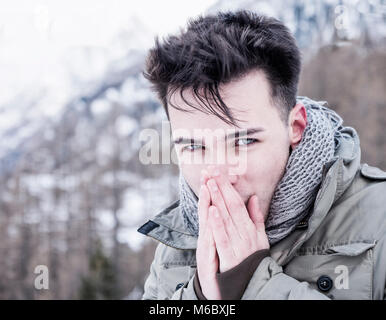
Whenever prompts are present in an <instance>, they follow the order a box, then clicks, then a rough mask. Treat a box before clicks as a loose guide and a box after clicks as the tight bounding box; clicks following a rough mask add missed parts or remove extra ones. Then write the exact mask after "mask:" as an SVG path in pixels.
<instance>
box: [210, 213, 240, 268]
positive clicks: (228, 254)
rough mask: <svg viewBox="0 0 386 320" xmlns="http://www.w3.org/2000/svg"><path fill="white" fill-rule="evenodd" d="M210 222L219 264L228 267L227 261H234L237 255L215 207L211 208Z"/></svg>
mask: <svg viewBox="0 0 386 320" xmlns="http://www.w3.org/2000/svg"><path fill="white" fill-rule="evenodd" d="M209 221H210V225H211V227H212V228H211V229H212V232H213V239H214V242H215V246H216V249H217V252H218V256H219V263H220V265H221V263H222V264H223V265H224V264H225V265H226V263H227V261H233V260H234V258H235V255H234V253H233V249H232V246H231V241H230V239H229V237H228V235H227V233H226V232H225V225H224V222H223V219H222V218H221V216H220V213H219V212H218V210H217V208H216V207H215V206H210V207H209Z"/></svg>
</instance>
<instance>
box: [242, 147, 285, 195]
mask: <svg viewBox="0 0 386 320" xmlns="http://www.w3.org/2000/svg"><path fill="white" fill-rule="evenodd" d="M288 148H289V147H288ZM287 160H288V151H287V146H286V145H282V146H275V145H269V146H261V148H260V149H256V150H255V151H254V152H251V153H250V154H249V156H248V170H247V174H246V178H247V179H248V180H249V182H251V183H253V184H254V185H256V186H257V185H259V186H261V188H259V189H260V190H262V191H264V190H265V191H266V192H270V191H271V189H273V188H274V187H275V186H276V184H277V183H278V182H279V180H280V179H281V177H282V175H283V174H284V170H285V166H286V163H287ZM252 187H253V186H252Z"/></svg>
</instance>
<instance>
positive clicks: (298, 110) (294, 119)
mask: <svg viewBox="0 0 386 320" xmlns="http://www.w3.org/2000/svg"><path fill="white" fill-rule="evenodd" d="M306 126H307V112H306V108H305V106H304V105H303V104H302V103H300V102H299V103H297V104H296V105H295V107H293V109H292V110H291V112H290V115H289V117H288V128H289V139H290V144H291V148H292V149H294V148H295V147H296V146H297V145H298V144H299V142H300V141H301V140H302V137H303V132H304V130H305V129H306Z"/></svg>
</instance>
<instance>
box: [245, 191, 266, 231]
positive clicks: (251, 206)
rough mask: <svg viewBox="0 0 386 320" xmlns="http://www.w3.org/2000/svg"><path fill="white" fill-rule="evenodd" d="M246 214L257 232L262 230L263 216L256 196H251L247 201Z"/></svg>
mask: <svg viewBox="0 0 386 320" xmlns="http://www.w3.org/2000/svg"><path fill="white" fill-rule="evenodd" d="M248 213H249V216H250V217H251V220H252V221H253V224H254V225H255V227H256V229H257V230H258V231H261V230H264V232H265V225H264V215H263V213H262V211H261V210H260V205H259V199H258V197H257V196H256V195H253V196H252V197H250V198H249V201H248Z"/></svg>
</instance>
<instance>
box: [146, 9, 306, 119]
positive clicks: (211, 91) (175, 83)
mask: <svg viewBox="0 0 386 320" xmlns="http://www.w3.org/2000/svg"><path fill="white" fill-rule="evenodd" d="M163 40H164V41H163V43H160V41H159V38H158V37H156V39H155V45H154V47H153V48H152V49H150V51H149V53H148V56H147V60H146V67H145V71H144V72H143V75H144V77H145V78H146V79H148V80H149V81H150V82H151V83H152V88H153V90H155V91H156V93H157V95H158V98H159V99H160V100H161V102H162V104H163V107H164V108H165V111H166V114H167V117H168V118H169V112H168V106H167V105H168V102H169V104H170V105H171V106H172V107H174V108H176V109H179V110H182V111H187V112H189V110H186V109H182V108H180V107H178V106H175V105H172V104H171V103H170V96H171V95H172V94H173V93H174V92H175V91H176V90H180V96H181V98H182V99H183V101H184V102H185V103H187V104H188V105H189V106H191V107H192V108H194V109H197V110H199V108H197V107H196V106H193V105H192V104H190V103H189V102H188V101H186V99H185V98H184V95H183V93H184V91H185V90H186V89H191V90H192V92H193V96H194V97H195V99H196V100H197V99H198V100H197V101H198V102H201V103H202V104H203V108H200V110H201V111H202V112H206V113H209V114H214V115H216V116H218V117H219V118H220V119H222V120H223V121H225V122H226V123H228V124H230V123H231V124H233V125H235V121H237V120H235V117H234V116H233V113H232V111H231V110H230V109H229V108H228V107H227V106H226V105H225V103H224V101H223V99H222V98H221V96H220V93H219V86H220V85H221V84H226V83H229V82H230V81H233V80H237V79H239V78H241V77H243V76H244V75H246V74H248V73H249V72H251V71H253V70H261V71H263V72H264V74H265V76H266V78H267V80H268V82H269V84H270V89H271V98H272V101H273V102H274V105H275V106H277V107H279V111H280V115H281V118H282V119H283V121H285V122H286V121H287V119H288V115H289V112H290V110H291V109H292V108H293V107H294V106H295V104H296V94H297V86H298V80H299V73H300V64H301V63H300V52H299V49H298V47H297V45H296V41H295V39H294V38H293V36H292V35H291V33H290V31H289V30H288V28H287V27H286V26H284V25H283V24H282V23H281V22H280V21H279V20H276V19H274V18H270V17H266V16H262V15H258V14H256V13H253V12H250V11H245V10H242V11H237V12H219V13H217V14H215V15H207V16H199V17H198V18H196V19H192V20H189V22H188V25H187V28H186V30H180V33H179V34H178V35H168V36H167V37H166V39H165V38H164V39H163ZM209 102H214V104H215V107H213V104H212V105H210V103H209Z"/></svg>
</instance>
